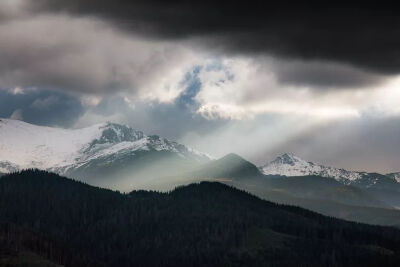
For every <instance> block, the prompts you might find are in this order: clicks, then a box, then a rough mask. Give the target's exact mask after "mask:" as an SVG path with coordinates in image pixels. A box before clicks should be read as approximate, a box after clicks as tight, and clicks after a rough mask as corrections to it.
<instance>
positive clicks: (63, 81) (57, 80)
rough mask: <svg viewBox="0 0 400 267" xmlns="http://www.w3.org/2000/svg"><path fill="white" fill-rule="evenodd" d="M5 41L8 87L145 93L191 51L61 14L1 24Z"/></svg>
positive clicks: (0, 50)
mask: <svg viewBox="0 0 400 267" xmlns="http://www.w3.org/2000/svg"><path fill="white" fill-rule="evenodd" d="M0 40H2V41H1V42H0V57H1V59H2V60H1V62H0V82H1V86H2V87H8V88H12V87H15V86H21V87H32V86H35V87H39V88H45V89H58V90H69V91H79V92H86V93H95V94H96V93H99V94H110V93H116V92H118V91H121V90H129V91H130V93H131V94H133V95H134V94H140V93H143V90H144V89H143V88H144V87H151V84H152V83H156V82H157V79H162V78H164V76H166V75H167V74H168V72H169V71H170V70H171V62H174V64H176V65H178V66H179V65H180V64H181V63H182V62H183V61H184V60H185V57H186V56H187V53H186V50H185V49H180V46H179V45H178V44H174V45H171V44H168V43H163V42H148V41H145V40H143V39H141V40H138V39H135V38H131V37H128V36H125V35H123V34H121V33H119V32H118V31H116V30H114V29H112V28H110V27H109V26H107V25H106V24H104V23H102V22H100V21H98V20H94V19H88V18H71V17H68V16H61V15H60V16H54V15H42V16H33V17H27V18H22V19H15V20H9V21H5V22H3V23H0ZM141 90H142V91H141Z"/></svg>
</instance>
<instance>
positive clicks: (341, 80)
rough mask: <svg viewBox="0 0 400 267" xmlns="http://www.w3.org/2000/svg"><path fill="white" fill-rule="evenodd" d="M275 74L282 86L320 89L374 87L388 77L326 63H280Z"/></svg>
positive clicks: (276, 66)
mask: <svg viewBox="0 0 400 267" xmlns="http://www.w3.org/2000/svg"><path fill="white" fill-rule="evenodd" d="M274 67H275V74H276V77H277V79H278V81H279V82H280V83H282V84H293V85H297V86H302V85H304V86H311V87H314V88H318V89H330V88H335V89H337V88H355V87H364V88H365V87H373V86H376V85H378V84H380V83H382V82H384V81H385V78H387V76H385V75H378V74H375V73H370V72H365V71H361V70H359V69H357V68H354V67H351V66H346V65H340V64H334V63H324V62H308V63H305V62H299V61H298V62H291V61H289V62H280V63H278V64H276V65H275V66H274Z"/></svg>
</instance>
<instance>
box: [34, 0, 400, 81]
mask: <svg viewBox="0 0 400 267" xmlns="http://www.w3.org/2000/svg"><path fill="white" fill-rule="evenodd" d="M307 3H308V2H299V3H297V4H291V3H288V2H285V1H283V2H282V1H281V4H279V5H276V4H274V5H266V4H265V1H256V0H250V1H238V2H237V3H235V1H225V0H222V1H221V0H220V1H218V0H217V1H194V0H192V1H190V0H172V1H161V0H159V1H155V0H153V1H148V0H146V1H144V0H133V1H130V0H129V1H128V0H125V1H123V0H119V1H115V0H96V1H95V0H86V1H82V0H38V1H34V4H33V7H34V9H36V10H47V11H49V10H50V11H56V12H58V11H61V12H69V13H73V14H77V15H93V16H99V17H102V18H105V19H108V20H109V21H111V22H113V23H114V24H115V25H118V26H120V27H121V28H123V29H125V30H128V31H129V30H132V31H135V32H136V33H142V34H145V35H150V36H153V37H159V38H188V37H202V38H203V37H204V39H203V41H204V40H207V45H208V46H212V48H215V49H217V50H219V51H230V52H235V53H236V52H238V53H250V54H252V53H269V54H273V55H275V56H280V57H284V58H296V59H300V60H327V61H337V62H341V63H345V64H350V65H354V66H357V67H361V68H364V69H368V70H372V71H374V72H378V73H383V74H395V73H398V72H399V71H400V57H399V53H400V16H398V14H397V11H396V8H394V7H391V6H387V5H386V6H384V7H383V5H382V7H380V6H376V5H368V4H365V3H364V4H363V5H362V6H361V5H360V4H359V3H357V4H351V3H349V2H346V4H345V5H340V4H338V3H335V4H327V3H321V4H319V5H310V4H307Z"/></svg>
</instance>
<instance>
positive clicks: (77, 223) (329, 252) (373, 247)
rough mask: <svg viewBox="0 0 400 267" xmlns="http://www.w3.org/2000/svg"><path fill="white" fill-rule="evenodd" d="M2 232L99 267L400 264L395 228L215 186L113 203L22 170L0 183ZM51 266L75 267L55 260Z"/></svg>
mask: <svg viewBox="0 0 400 267" xmlns="http://www.w3.org/2000/svg"><path fill="white" fill-rule="evenodd" d="M0 223H2V224H4V223H8V224H9V223H12V224H13V225H17V226H19V227H23V228H24V229H30V231H32V232H36V233H38V234H40V235H43V236H44V237H45V238H46V239H45V240H52V242H55V243H56V244H57V246H59V247H64V248H66V249H65V251H68V253H76V254H79V258H80V259H83V258H84V259H93V262H101V263H104V265H106V266H121V267H123V266H266V265H268V266H288V265H293V266H399V264H400V231H399V230H397V229H395V228H389V227H378V226H370V225H364V224H357V223H350V222H345V221H341V220H338V219H333V218H328V217H324V216H321V215H319V214H316V213H313V212H310V211H307V210H304V209H301V208H295V207H290V206H282V205H277V204H273V203H271V202H267V201H263V200H261V199H259V198H257V197H255V196H252V195H250V194H248V193H246V192H243V191H240V190H237V189H234V188H232V187H229V186H226V185H223V184H219V183H209V182H203V183H200V184H192V185H189V186H185V187H179V188H177V189H175V190H173V191H172V192H169V193H157V192H147V191H135V192H132V193H130V194H120V193H118V192H113V191H110V190H105V189H100V188H96V187H92V186H88V185H86V184H83V183H80V182H76V181H73V180H70V179H66V178H62V177H60V176H57V175H55V174H51V173H46V172H42V171H24V172H21V173H16V174H11V175H6V176H3V177H2V178H0ZM0 241H1V233H0ZM49 244H52V243H49ZM37 247H38V248H35V247H32V248H31V249H32V250H34V253H36V254H38V255H41V256H42V257H48V251H49V249H47V250H46V249H43V247H42V246H37ZM35 249H36V250H35ZM57 251H58V252H57V253H59V254H60V253H61V254H62V253H63V252H62V251H63V250H60V249H58V250H57ZM65 253H67V252H65ZM59 254H57V255H59ZM1 257H2V254H1V253H0V263H1ZM52 260H53V261H54V260H56V261H58V262H57V263H58V264H62V265H66V266H78V265H77V264H75V265H73V264H72V263H71V262H69V261H68V257H63V256H62V255H61V256H59V257H57V258H56V259H54V257H53V258H52ZM99 264H100V263H99Z"/></svg>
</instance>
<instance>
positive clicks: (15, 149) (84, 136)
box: [0, 119, 210, 174]
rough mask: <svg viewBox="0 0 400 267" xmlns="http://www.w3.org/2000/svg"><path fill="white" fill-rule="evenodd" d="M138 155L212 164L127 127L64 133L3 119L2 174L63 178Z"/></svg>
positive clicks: (0, 137) (110, 125) (0, 141)
mask: <svg viewBox="0 0 400 267" xmlns="http://www.w3.org/2000/svg"><path fill="white" fill-rule="evenodd" d="M138 151H168V152H171V153H175V154H177V155H178V156H180V157H182V158H190V159H192V160H197V161H202V160H205V161H207V160H210V157H209V156H208V155H206V154H204V153H201V152H197V151H195V150H194V149H190V148H187V147H186V146H184V145H181V144H179V143H177V142H173V141H170V140H167V139H165V138H162V137H159V136H156V135H154V136H147V135H146V134H144V133H143V132H141V131H138V130H135V129H133V128H131V127H129V126H126V125H120V124H115V123H110V122H108V123H100V124H96V125H93V126H90V127H86V128H82V129H61V128H53V127H44V126H37V125H32V124H29V123H26V122H22V121H18V120H10V119H0V172H12V171H16V170H18V169H27V168H39V169H46V170H51V171H56V172H58V173H61V174H63V173H64V172H65V171H66V170H69V169H71V168H77V167H79V166H82V165H84V164H87V163H88V162H90V161H93V160H97V161H98V160H103V159H105V158H107V160H108V161H109V160H110V159H114V160H117V159H119V158H121V157H124V156H125V155H130V156H132V155H134V154H135V153H136V152H138Z"/></svg>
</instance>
